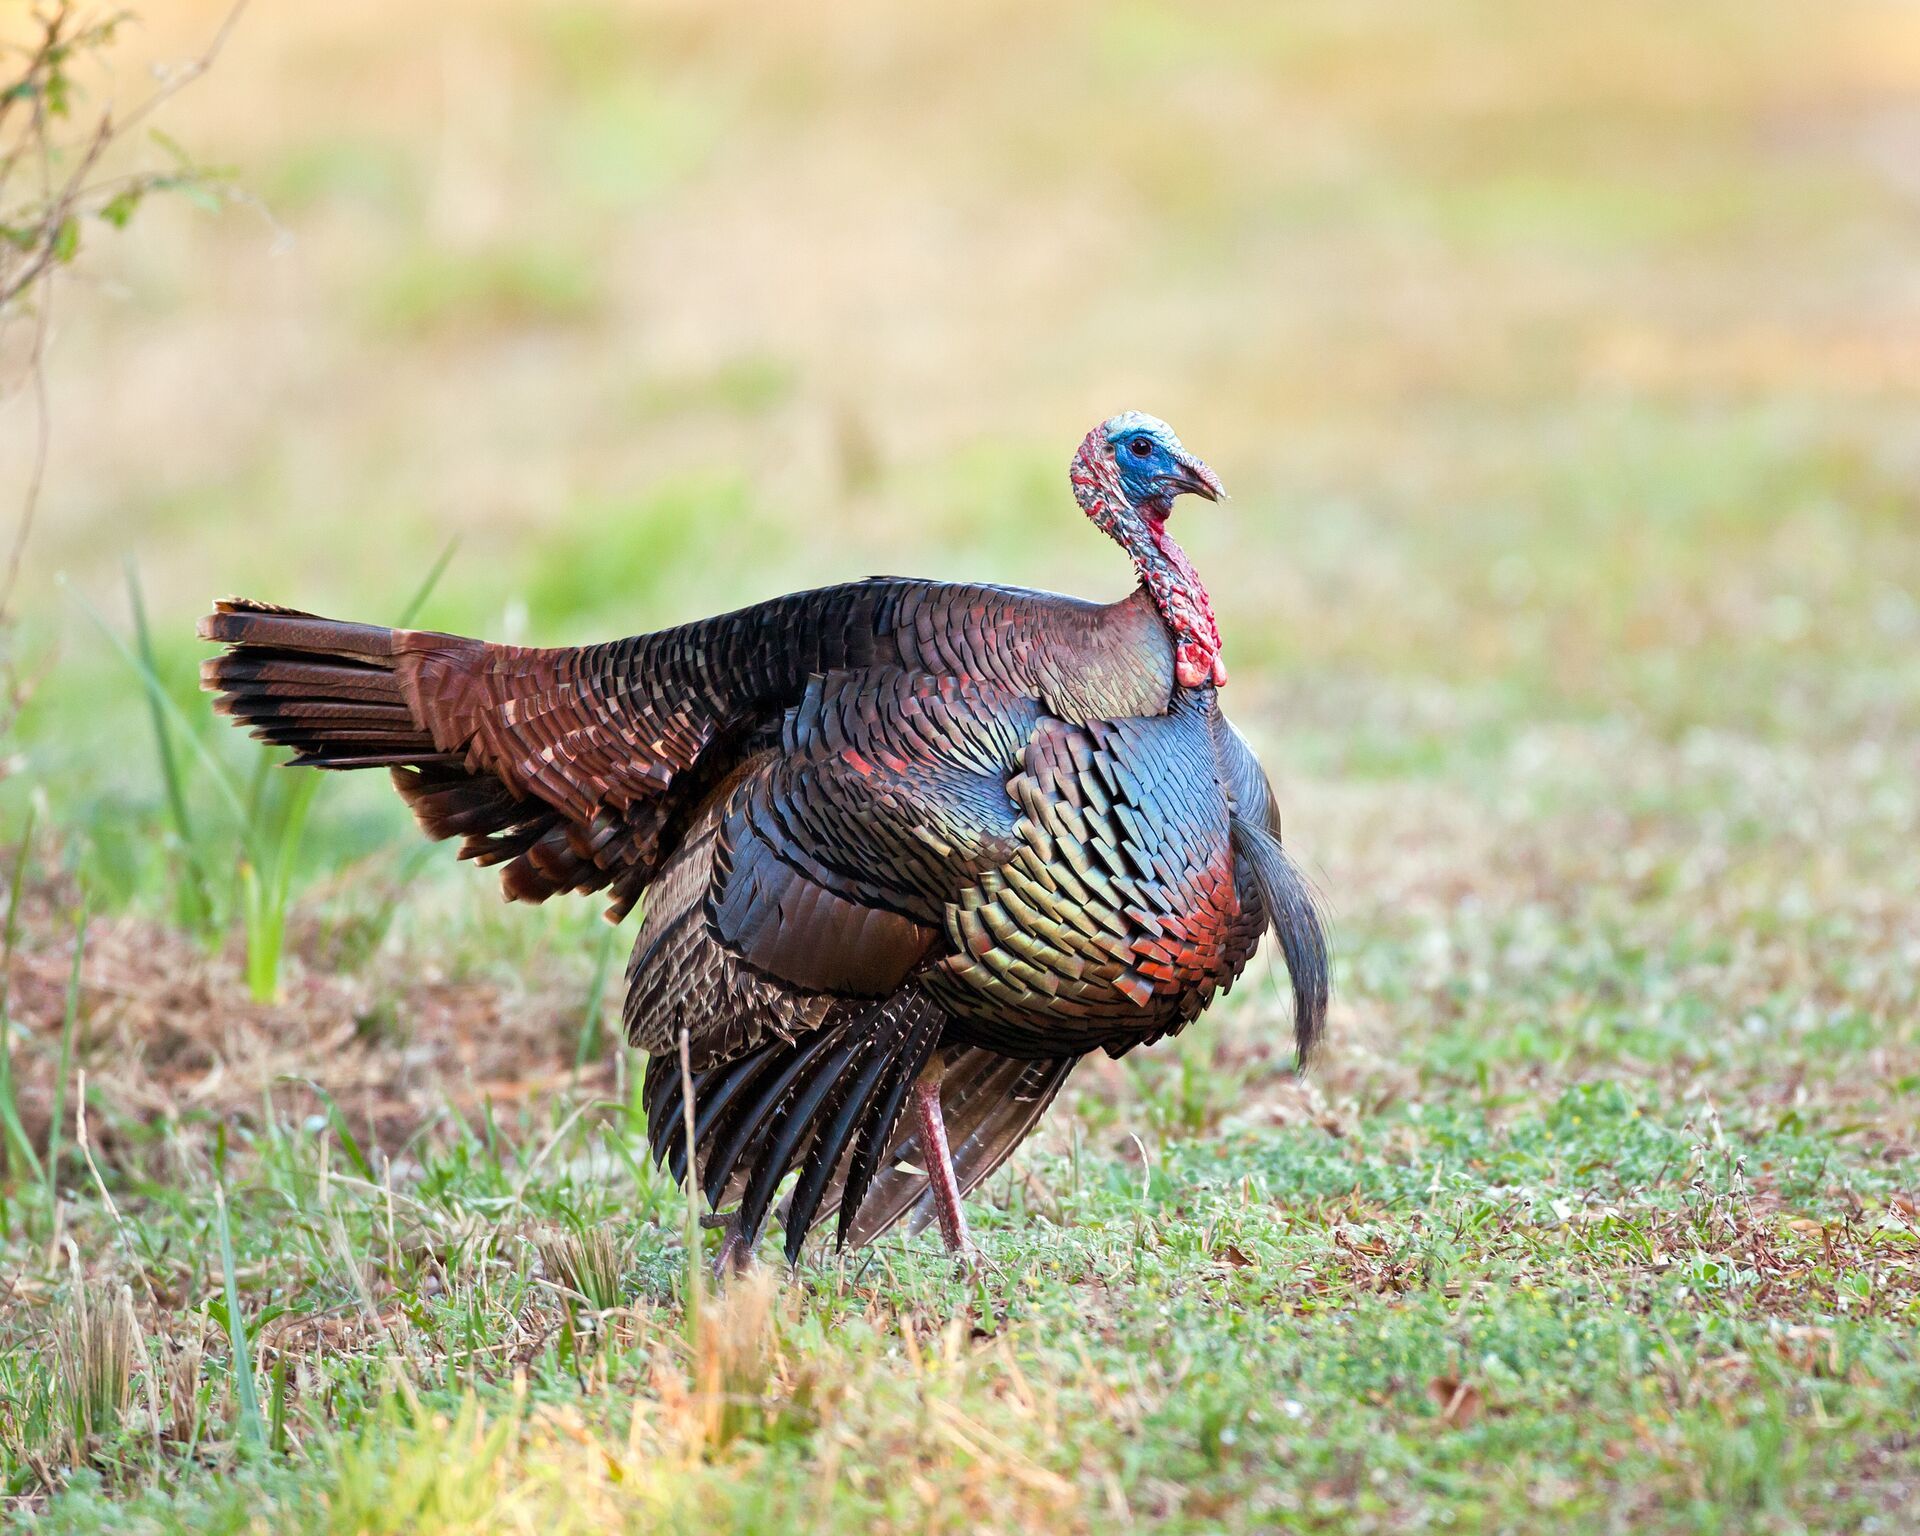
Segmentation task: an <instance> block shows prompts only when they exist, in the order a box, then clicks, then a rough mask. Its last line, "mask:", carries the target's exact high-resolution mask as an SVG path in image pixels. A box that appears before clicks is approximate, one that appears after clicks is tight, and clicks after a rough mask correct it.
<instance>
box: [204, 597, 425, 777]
mask: <svg viewBox="0 0 1920 1536" xmlns="http://www.w3.org/2000/svg"><path fill="white" fill-rule="evenodd" d="M200 638H201V639H202V640H215V641H219V642H220V643H221V644H223V645H226V646H228V647H230V649H229V650H228V651H227V653H226V654H225V655H223V656H215V657H213V658H211V659H210V660H208V661H206V662H203V663H202V664H201V667H200V682H201V686H203V687H205V688H207V689H209V690H211V691H212V692H213V693H214V694H215V696H216V697H215V698H214V702H213V707H214V709H215V710H216V711H218V712H219V713H220V714H223V715H231V716H232V717H233V718H234V719H235V720H238V721H240V722H241V723H242V724H244V725H245V726H246V728H247V729H248V730H249V731H251V732H252V734H253V735H255V736H257V737H259V738H260V740H262V741H270V742H272V743H273V744H274V745H275V746H281V747H291V748H292V749H293V753H294V757H293V761H294V762H295V763H296V764H299V765H301V766H306V767H313V768H388V767H395V766H415V767H417V766H419V765H421V764H446V763H449V762H453V763H457V762H459V761H460V759H459V758H458V757H457V756H454V755H451V754H448V753H445V752H442V751H441V750H440V749H439V748H438V747H436V746H435V745H434V740H433V736H432V733H431V732H429V731H428V730H427V729H426V728H425V726H423V725H422V724H421V723H420V722H419V721H418V720H416V719H415V718H414V713H413V710H412V709H411V708H410V707H409V705H408V701H407V697H406V693H405V691H404V689H403V688H402V686H401V681H400V675H399V672H398V654H399V653H398V649H397V647H396V646H395V644H394V631H392V630H391V629H382V628H381V627H380V626H379V625H376V624H350V623H345V622H342V621H340V620H338V619H323V618H320V617H319V616H317V615H315V614H311V613H299V612H296V611H295V610H293V609H291V608H276V607H274V606H272V605H271V604H268V603H256V602H251V601H248V600H247V599H245V598H227V599H225V600H224V601H222V602H220V603H217V604H215V606H214V611H213V612H212V613H210V614H208V615H207V616H206V617H205V618H204V619H202V620H201V621H200Z"/></svg>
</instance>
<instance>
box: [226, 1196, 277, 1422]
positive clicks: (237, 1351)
mask: <svg viewBox="0 0 1920 1536" xmlns="http://www.w3.org/2000/svg"><path fill="white" fill-rule="evenodd" d="M213 1215H214V1222H215V1224H216V1226H217V1228H218V1235H219V1238H220V1269H221V1272H222V1274H223V1275H224V1277H225V1279H226V1299H227V1347H228V1348H229V1349H230V1350H231V1351H232V1355H231V1357H230V1358H231V1360H232V1370H233V1391H234V1396H235V1397H236V1398H237V1399H238V1400H239V1403H240V1434H241V1436H242V1438H243V1439H245V1440H246V1441H247V1442H248V1443H249V1444H251V1445H254V1446H262V1445H265V1444H266V1443H267V1427H266V1421H265V1420H264V1419H262V1417H261V1415H260V1392H259V1389H258V1388H257V1387H256V1386H255V1385H254V1380H253V1352H252V1351H251V1350H250V1349H249V1348H248V1346H247V1325H246V1322H245V1320H244V1319H243V1318H242V1317H241V1315H240V1282H239V1280H238V1279H237V1278H236V1277H235V1274H234V1262H233V1228H232V1225H231V1224H230V1223H229V1222H228V1220H227V1191H226V1187H225V1186H224V1185H221V1184H215V1185H214V1186H213Z"/></svg>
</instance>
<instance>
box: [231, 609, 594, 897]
mask: <svg viewBox="0 0 1920 1536" xmlns="http://www.w3.org/2000/svg"><path fill="white" fill-rule="evenodd" d="M200 638H201V639H203V640H212V641H216V642H218V643H220V644H222V645H225V646H227V647H228V650H227V651H226V652H225V654H223V655H220V656H215V657H213V658H211V659H210V660H208V661H206V662H204V663H202V665H201V668H200V681H201V686H203V687H204V688H206V689H207V690H208V691H209V692H211V693H212V694H213V695H214V702H213V707H214V709H215V710H216V711H217V712H218V713H220V714H223V715H228V716H230V717H232V718H233V719H234V720H236V721H238V722H239V723H240V724H241V725H242V726H244V727H245V728H246V729H247V730H248V731H249V732H251V733H252V734H253V735H254V736H256V737H258V738H259V739H260V740H262V741H266V742H271V743H272V744H273V745H275V746H279V747H285V748H287V749H288V750H290V751H291V752H292V753H293V757H292V759H291V763H290V765H291V766H294V767H302V768H331V769H355V768H387V769H391V770H392V772H393V782H394V787H395V788H396V789H398V790H399V791H400V794H401V796H402V798H404V799H405V800H406V802H407V804H408V806H409V807H410V808H411V809H412V811H413V813H414V815H415V817H416V818H417V819H418V820H419V822H420V825H421V827H422V829H423V830H425V832H426V833H427V835H428V836H430V837H457V838H460V839H461V848H460V856H461V857H462V858H463V859H472V860H474V861H476V862H477V863H480V864H483V865H492V864H505V865H506V866H507V868H506V869H505V870H504V871H503V873H502V881H503V884H504V887H505V890H506V892H507V894H508V896H509V897H510V898H512V899H517V900H522V901H535V902H537V901H544V900H545V899H546V898H547V897H549V896H551V895H553V894H554V893H555V892H557V891H593V890H599V889H600V888H602V887H603V886H605V885H607V884H608V882H609V881H610V880H611V879H613V878H614V876H613V873H612V872H609V871H608V870H605V869H603V868H601V867H600V865H599V864H598V863H596V861H595V859H594V858H593V854H592V850H591V849H590V848H589V847H587V846H586V841H585V834H584V833H582V832H580V831H579V830H578V829H576V828H574V827H572V826H571V825H570V824H569V822H568V820H567V817H566V815H565V813H564V812H563V811H561V810H559V809H557V808H556V807H554V806H552V805H549V804H547V803H546V802H545V801H542V800H538V799H532V798H526V797H523V796H521V795H518V794H516V793H515V792H514V790H513V789H512V788H511V787H510V786H509V785H508V784H507V783H506V782H505V781H504V780H502V779H501V778H500V777H498V776H497V775H496V774H493V773H487V772H479V771H475V770H474V768H473V767H472V765H471V764H470V763H469V762H468V759H467V754H466V752H465V751H462V750H455V751H449V750H447V744H443V743H442V742H440V741H437V740H436V739H435V734H434V729H433V727H432V725H431V724H430V722H429V721H427V720H425V719H423V718H422V717H421V714H420V712H419V711H418V710H417V709H416V702H417V701H416V700H415V699H414V698H413V697H411V696H410V693H409V689H410V687H411V686H412V685H411V684H410V683H409V681H408V674H407V672H406V671H405V670H403V664H404V665H405V666H406V667H413V666H415V665H417V660H418V654H419V653H423V652H431V654H432V656H433V659H434V662H435V665H436V666H438V667H440V668H441V675H442V677H443V679H444V677H445V675H447V673H448V669H453V671H454V672H458V671H459V670H460V669H461V668H462V667H466V668H467V669H468V670H474V669H473V668H472V666H471V663H472V662H473V660H474V658H475V657H476V656H479V655H481V654H483V653H484V649H485V648H484V647H483V646H481V644H480V642H478V641H473V640H462V639H460V638H458V637H457V636H453V635H438V634H434V635H428V634H423V633H419V632H415V631H412V630H393V629H384V628H382V627H381V626H379V625H377V624H355V623H349V622H347V621H344V620H340V619H325V618H321V617H320V616H319V615H317V614H311V613H301V612H299V611H297V610H295V609H292V608H279V607H275V606H273V605H272V604H270V603H258V602H253V601H250V600H248V599H246V598H226V599H224V600H222V601H221V602H219V603H217V604H216V605H215V607H214V611H213V612H212V613H210V614H208V615H207V616H206V617H205V618H204V619H202V620H201V621H200ZM410 656H412V657H414V658H415V659H414V660H412V661H410V660H409V657H410Z"/></svg>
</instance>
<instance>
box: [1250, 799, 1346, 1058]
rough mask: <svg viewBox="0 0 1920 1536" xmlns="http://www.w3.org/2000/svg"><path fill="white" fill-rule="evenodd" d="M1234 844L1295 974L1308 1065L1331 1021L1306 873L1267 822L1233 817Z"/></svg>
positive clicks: (1301, 1047) (1320, 929)
mask: <svg viewBox="0 0 1920 1536" xmlns="http://www.w3.org/2000/svg"><path fill="white" fill-rule="evenodd" d="M1232 836H1233V849H1234V852H1235V853H1237V854H1238V855H1239V856H1240V857H1241V858H1242V859H1243V860H1244V861H1245V862H1246V866H1247V869H1248V870H1249V871H1250V872H1251V873H1252V875H1253V879H1254V883H1255V884H1256V885H1258V886H1259V887H1260V900H1261V902H1262V904H1263V905H1264V906H1265V907H1266V909H1267V921H1268V923H1269V924H1271V925H1272V928H1273V934H1274V937H1275V938H1277V939H1278V940H1279V941H1280V953H1281V954H1282V955H1284V956H1285V957H1286V961H1287V974H1288V976H1290V977H1291V978H1292V979H1293V1044H1294V1057H1295V1060H1296V1062H1297V1064H1298V1066H1299V1067H1300V1068H1301V1069H1302V1070H1304V1069H1305V1067H1306V1065H1307V1063H1308V1061H1309V1060H1311V1058H1312V1056H1313V1048H1314V1046H1315V1045H1317V1044H1318V1043H1319V1040H1320V1034H1321V1031H1322V1030H1323V1029H1324V1028H1325V1026H1326V1022H1327V991H1328V980H1327V934H1326V929H1325V927H1324V926H1323V925H1322V923H1321V921H1320V910H1319V908H1318V907H1317V906H1315V904H1314V900H1313V892H1312V890H1311V889H1310V888H1309V887H1308V885H1307V881H1306V877H1305V876H1304V875H1302V874H1301V873H1300V871H1299V870H1298V869H1297V868H1296V867H1295V866H1294V862H1293V860H1292V859H1290V858H1288V857H1287V854H1286V850H1285V849H1283V848H1282V847H1281V846H1280V840H1279V839H1278V838H1276V837H1274V836H1273V834H1272V833H1270V832H1268V831H1267V829H1266V828H1265V827H1261V826H1257V825H1255V824H1254V823H1253V822H1251V821H1243V820H1242V819H1241V818H1240V817H1238V816H1235V817H1234V818H1233V825H1232Z"/></svg>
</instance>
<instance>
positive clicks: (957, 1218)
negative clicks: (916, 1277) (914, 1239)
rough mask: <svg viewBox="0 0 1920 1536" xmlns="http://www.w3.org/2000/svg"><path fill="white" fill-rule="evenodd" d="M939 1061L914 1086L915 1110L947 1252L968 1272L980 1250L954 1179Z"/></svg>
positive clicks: (934, 1211) (977, 1261)
mask: <svg viewBox="0 0 1920 1536" xmlns="http://www.w3.org/2000/svg"><path fill="white" fill-rule="evenodd" d="M942 1075H943V1074H942V1073H941V1071H940V1067H939V1058H938V1057H936V1058H935V1059H934V1064H933V1065H932V1066H930V1067H929V1068H928V1070H927V1071H926V1072H924V1073H922V1074H921V1075H920V1079H919V1081H917V1082H916V1083H915V1084H914V1085H913V1107H914V1109H915V1110H916V1111H917V1112H918V1113H919V1116H920V1145H921V1148H922V1150H923V1151H924V1153H925V1156H926V1164H927V1178H928V1180H929V1183H930V1186H931V1188H932V1191H933V1213H934V1216H935V1217H936V1218H937V1219H938V1221H939V1223H940V1237H941V1240H942V1241H943V1242H945V1243H946V1245H947V1252H948V1253H952V1254H957V1255H958V1256H959V1258H960V1260H961V1262H962V1263H964V1264H965V1265H966V1266H967V1268H968V1269H973V1268H976V1267H977V1266H978V1264H979V1260H980V1256H979V1251H978V1250H977V1249H976V1248H975V1247H974V1246H973V1237H972V1235H971V1234H970V1233H969V1232H968V1231H967V1213H966V1210H965V1208H964V1207H963V1206H962V1205H961V1203H960V1180H959V1179H958V1178H956V1177H955V1176H954V1172H953V1153H952V1152H951V1151H950V1150H949V1148H948V1146H947V1122H946V1120H945V1119H944V1118H943V1117H942V1115H941V1113H940V1079H941V1076H942Z"/></svg>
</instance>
